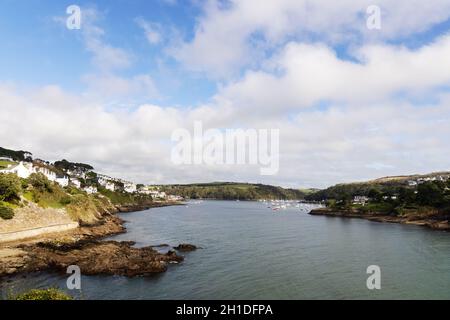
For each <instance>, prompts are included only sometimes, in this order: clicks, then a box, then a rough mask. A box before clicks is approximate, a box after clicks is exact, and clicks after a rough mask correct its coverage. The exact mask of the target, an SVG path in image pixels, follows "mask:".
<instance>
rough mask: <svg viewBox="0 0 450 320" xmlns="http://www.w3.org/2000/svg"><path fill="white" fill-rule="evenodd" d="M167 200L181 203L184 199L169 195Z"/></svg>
mask: <svg viewBox="0 0 450 320" xmlns="http://www.w3.org/2000/svg"><path fill="white" fill-rule="evenodd" d="M167 200H169V201H183V200H184V199H183V197H180V196H176V195H172V194H170V195H168V196H167Z"/></svg>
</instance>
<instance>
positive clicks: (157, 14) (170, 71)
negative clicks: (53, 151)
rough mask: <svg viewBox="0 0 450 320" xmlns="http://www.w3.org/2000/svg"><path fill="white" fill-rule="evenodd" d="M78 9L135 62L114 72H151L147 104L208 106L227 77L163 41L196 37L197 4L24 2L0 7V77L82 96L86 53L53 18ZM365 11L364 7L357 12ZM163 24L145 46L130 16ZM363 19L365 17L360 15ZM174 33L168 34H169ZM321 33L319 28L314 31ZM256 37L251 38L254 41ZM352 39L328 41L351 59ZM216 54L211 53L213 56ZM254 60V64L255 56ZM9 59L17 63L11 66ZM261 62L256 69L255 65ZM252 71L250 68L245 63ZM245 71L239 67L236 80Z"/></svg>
mask: <svg viewBox="0 0 450 320" xmlns="http://www.w3.org/2000/svg"><path fill="white" fill-rule="evenodd" d="M71 4H76V5H79V6H80V7H81V8H83V9H84V8H86V9H94V10H96V11H97V12H98V14H99V18H98V21H97V22H96V23H97V24H98V26H99V27H101V28H102V29H103V30H104V31H105V36H104V38H105V41H106V42H107V43H108V44H110V45H111V46H115V47H120V48H123V49H125V50H127V51H129V52H130V53H132V55H133V64H132V66H130V68H127V69H126V70H121V71H120V74H121V75H124V76H132V75H133V74H138V73H146V74H150V75H151V77H152V79H153V80H154V81H155V83H156V84H157V89H158V91H159V93H160V96H159V97H158V98H157V99H150V101H148V102H151V103H161V104H164V105H173V106H195V105H198V104H201V103H205V102H207V101H208V100H209V99H210V98H211V97H212V96H213V95H214V94H215V93H216V92H217V88H218V86H220V85H222V84H223V83H226V82H227V80H230V79H223V78H220V79H214V78H213V79H211V77H209V76H208V75H207V74H204V73H200V72H192V71H189V70H187V69H186V68H185V67H183V65H181V64H180V63H179V62H178V61H176V59H174V58H173V57H171V56H170V55H169V54H167V46H168V42H170V41H171V40H173V39H170V37H172V36H173V34H169V32H172V31H176V32H177V36H179V37H180V38H181V39H182V40H184V41H189V40H191V39H192V38H193V37H194V36H195V28H196V24H197V22H198V19H199V18H200V17H202V16H204V11H203V10H202V1H168V0H166V1H164V0H153V1H138V0H133V1H125V0H112V1H98V2H93V1H77V2H76V3H75V2H74V1H71V0H70V1H59V0H46V1H39V0H29V1H14V0H2V1H1V2H0V36H1V39H2V41H3V44H2V46H3V50H1V52H0V70H1V74H0V80H1V81H5V82H8V81H9V82H11V81H12V82H14V83H17V84H20V85H23V86H43V85H47V84H58V85H59V86H62V87H63V88H65V89H67V90H70V91H73V92H83V90H85V89H86V84H85V83H84V82H83V81H82V77H83V75H84V74H87V73H89V72H90V71H91V70H92V68H93V66H92V63H91V55H90V53H89V52H87V51H86V48H85V46H84V44H83V41H82V39H81V37H80V33H81V31H77V30H68V29H66V28H65V27H64V25H63V24H62V23H59V22H57V21H55V17H62V18H64V17H65V16H66V14H65V10H66V8H67V7H68V6H69V5H71ZM362 9H364V7H362ZM139 18H142V19H144V20H146V21H150V22H152V23H156V24H159V25H161V26H162V28H161V31H160V32H161V33H166V32H167V38H166V39H165V40H164V41H161V43H158V44H149V43H148V42H147V41H146V40H145V35H144V33H143V32H142V29H141V28H140V27H139V25H138V23H136V19H139ZM361 18H362V19H365V17H364V15H363V14H361ZM170 29H172V31H169V30H170ZM449 30H450V19H447V20H444V21H441V22H439V23H437V24H433V25H430V26H429V27H428V28H426V29H425V30H420V31H419V32H416V33H409V34H407V35H401V36H398V37H392V38H391V39H387V40H386V41H385V43H389V44H395V45H405V46H407V47H409V48H420V47H421V46H423V45H424V44H429V43H430V42H432V41H433V40H435V39H436V38H437V37H439V36H442V35H443V34H445V33H447V32H448V31H449ZM320 31H322V30H320ZM258 37H260V35H258V33H257V32H256V33H254V35H252V36H251V38H252V40H251V41H255V39H258ZM355 37H356V38H355V39H354V41H343V42H339V43H333V44H331V46H332V48H333V49H334V50H335V51H336V54H337V56H338V57H340V58H341V59H344V60H350V61H356V60H355V57H354V56H353V55H352V52H351V48H352V47H353V46H355V45H356V44H364V42H365V41H366V40H367V39H366V40H365V39H364V38H363V37H361V36H360V35H356V34H355ZM323 39H324V35H323V33H322V32H317V33H316V32H314V30H313V31H311V30H310V31H308V33H307V35H305V34H298V35H289V36H286V37H285V38H284V39H283V40H282V43H287V42H289V41H295V40H298V41H302V40H306V41H312V42H314V41H318V42H320V41H321V40H323ZM279 46H280V45H277V46H275V47H272V48H271V47H266V48H265V49H264V50H262V51H261V52H262V53H261V54H262V55H263V56H264V57H270V56H271V55H272V54H273V53H274V52H276V50H277V49H278V48H279ZM211 54H214V53H211ZM255 60H256V59H255ZM12 61H14V62H16V63H11V62H12ZM258 66H259V65H258V64H256V67H258ZM246 67H248V68H249V69H250V70H251V69H252V68H255V65H252V66H246ZM246 70H247V69H246V68H245V67H243V68H241V69H240V70H238V72H237V74H238V75H242V74H244V73H245V71H246Z"/></svg>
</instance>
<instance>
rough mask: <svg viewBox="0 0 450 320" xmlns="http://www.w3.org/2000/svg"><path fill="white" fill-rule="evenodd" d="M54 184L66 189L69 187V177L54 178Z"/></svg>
mask: <svg viewBox="0 0 450 320" xmlns="http://www.w3.org/2000/svg"><path fill="white" fill-rule="evenodd" d="M56 183H58V184H59V185H60V186H61V187H63V188H64V187H67V186H68V185H69V177H68V176H61V177H56Z"/></svg>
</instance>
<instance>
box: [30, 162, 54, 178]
mask: <svg viewBox="0 0 450 320" xmlns="http://www.w3.org/2000/svg"><path fill="white" fill-rule="evenodd" d="M33 171H34V172H35V173H42V174H43V175H44V176H46V177H47V179H48V180H50V181H53V182H54V181H56V172H55V171H53V170H51V169H50V168H49V167H47V166H45V165H42V164H37V163H35V164H34V165H33Z"/></svg>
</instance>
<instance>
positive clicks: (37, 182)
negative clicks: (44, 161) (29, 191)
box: [28, 173, 53, 192]
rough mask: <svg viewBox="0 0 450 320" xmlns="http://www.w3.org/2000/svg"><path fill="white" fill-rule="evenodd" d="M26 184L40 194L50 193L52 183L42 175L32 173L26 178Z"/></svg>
mask: <svg viewBox="0 0 450 320" xmlns="http://www.w3.org/2000/svg"><path fill="white" fill-rule="evenodd" d="M28 183H29V184H31V185H32V186H33V188H35V189H37V190H39V191H42V192H52V191H53V188H52V183H51V182H50V180H48V179H47V177H46V176H45V175H44V174H42V173H33V174H31V175H30V176H29V177H28Z"/></svg>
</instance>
